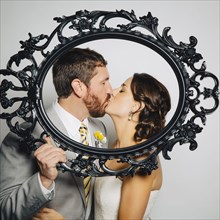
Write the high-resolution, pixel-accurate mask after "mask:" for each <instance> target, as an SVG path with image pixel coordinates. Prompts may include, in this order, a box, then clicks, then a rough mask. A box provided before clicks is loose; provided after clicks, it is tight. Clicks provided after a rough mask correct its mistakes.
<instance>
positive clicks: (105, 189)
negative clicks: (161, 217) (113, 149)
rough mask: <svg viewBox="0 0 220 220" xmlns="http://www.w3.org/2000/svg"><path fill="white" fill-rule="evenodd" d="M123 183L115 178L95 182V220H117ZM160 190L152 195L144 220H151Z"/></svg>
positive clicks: (108, 177) (99, 178)
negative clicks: (150, 216)
mask: <svg viewBox="0 0 220 220" xmlns="http://www.w3.org/2000/svg"><path fill="white" fill-rule="evenodd" d="M121 186H122V181H121V180H119V179H118V178H116V177H114V176H106V177H97V178H96V180H95V186H94V193H95V220H117V215H118V208H119V203H120V194H121ZM158 192H159V190H156V191H152V192H151V194H150V198H149V202H148V205H147V209H146V211H145V214H144V218H143V219H144V220H149V214H150V211H151V208H152V207H153V204H154V201H155V199H156V197H157V194H158Z"/></svg>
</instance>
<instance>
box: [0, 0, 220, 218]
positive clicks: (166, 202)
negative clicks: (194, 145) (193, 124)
mask: <svg viewBox="0 0 220 220" xmlns="http://www.w3.org/2000/svg"><path fill="white" fill-rule="evenodd" d="M84 9H86V10H116V9H118V10H120V9H124V10H128V11H131V10H132V9H133V10H134V12H135V14H136V15H137V17H140V16H143V15H147V13H148V11H151V13H152V15H153V16H155V17H157V18H159V31H161V30H163V28H164V27H167V26H170V27H171V30H170V34H171V35H172V36H173V38H174V40H175V41H176V42H177V43H179V42H180V41H182V42H185V43H188V42H189V37H190V36H191V35H193V36H195V37H197V39H198V45H197V46H196V49H197V52H199V53H201V54H202V55H203V58H204V60H205V61H206V64H207V70H208V71H209V72H212V73H214V74H215V75H216V76H217V77H218V78H219V1H210V2H209V1H49V0H48V1H1V44H0V47H1V49H0V50H1V60H0V62H1V64H0V68H1V69H4V68H5V67H6V64H7V61H8V60H9V58H10V56H12V55H14V54H15V53H17V52H18V50H20V44H19V41H20V40H23V41H24V40H27V39H28V38H29V37H28V33H29V32H30V33H32V35H33V36H37V35H39V34H48V35H49V34H50V33H51V31H52V30H54V28H55V27H56V26H57V23H56V22H55V21H53V18H54V17H61V16H63V15H66V16H69V15H72V14H75V12H76V11H78V10H84ZM83 46H89V47H91V48H92V49H96V50H97V51H99V52H101V53H102V54H103V55H104V56H105V58H106V59H107V60H108V63H109V64H108V67H109V71H110V74H111V83H112V85H113V87H116V86H119V85H120V84H121V82H123V81H124V80H125V79H126V78H127V77H128V76H130V75H131V74H133V72H148V73H150V74H155V75H156V76H157V74H158V73H161V70H163V71H164V69H165V70H166V74H167V73H168V72H169V71H170V70H169V67H168V66H167V65H166V64H163V60H160V58H158V56H155V60H156V61H154V62H152V56H151V58H150V59H151V62H146V60H147V55H146V54H145V52H146V50H143V47H139V46H137V45H133V44H129V46H128V45H127V42H118V41H108V42H107V43H106V42H105V41H100V42H97V43H96V42H94V44H88V45H83ZM133 46H134V47H133ZM113 48H114V50H113ZM145 49H146V48H145ZM131 51H132V52H131ZM126 54H129V56H127V55H126ZM151 55H152V54H151ZM125 56H126V61H124V57H125ZM136 56H138V58H139V59H138V60H137V59H136V60H135V59H134V58H135V57H136ZM153 56H154V54H153ZM122 57H123V61H122ZM140 57H142V58H143V57H144V59H146V60H141V59H140ZM129 59H131V60H129ZM134 60H135V61H134ZM132 61H133V63H132ZM146 63H147V64H146ZM158 63H160V65H158ZM131 64H133V65H131ZM145 65H146V66H145ZM132 68H133V69H132ZM171 78H172V77H171ZM171 78H170V75H169V73H168V75H166V77H162V78H160V80H161V81H162V82H163V83H164V84H165V85H166V86H167V87H168V89H169V90H170V91H171V97H172V103H173V106H174V107H175V104H176V99H177V97H178V92H177V89H176V88H175V82H174V81H172V80H174V79H171ZM170 79H171V80H170ZM47 80H50V79H47ZM46 90H47V87H46V88H45V91H46ZM49 91H50V90H49ZM45 94H46V95H45V97H44V98H45V103H46V105H47V104H49V103H50V102H51V99H49V96H48V95H47V94H48V92H47V91H46V92H45ZM171 113H172V112H171ZM171 115H172V114H171ZM171 115H170V116H169V117H171ZM0 123H1V124H0V125H1V136H0V141H2V139H3V138H4V136H5V135H6V134H7V132H8V128H7V126H6V125H5V122H4V121H2V120H1V121H0ZM196 140H197V141H198V145H199V146H198V149H197V150H195V151H193V152H191V151H190V150H189V149H188V145H182V146H179V145H177V146H175V147H174V150H173V152H172V153H171V154H170V156H171V158H172V159H171V161H166V160H163V159H162V165H163V172H164V182H163V187H162V190H161V193H160V196H159V198H158V200H157V201H156V205H155V206H154V208H153V210H152V215H151V218H152V220H156V219H158V220H159V219H161V220H171V219H174V220H180V219H181V220H185V219H189V220H192V219H200V220H202V219H207V220H214V219H215V220H217V219H219V218H220V216H219V109H218V110H217V111H216V112H215V113H214V114H211V115H209V116H208V119H207V125H206V126H205V127H204V129H203V131H202V133H201V134H199V135H198V137H197V139H196Z"/></svg>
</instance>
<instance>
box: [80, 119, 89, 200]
mask: <svg viewBox="0 0 220 220" xmlns="http://www.w3.org/2000/svg"><path fill="white" fill-rule="evenodd" d="M79 133H80V135H81V139H80V142H81V143H82V144H85V145H89V142H88V140H87V134H88V129H87V127H86V125H85V124H84V123H82V124H81V126H80V128H79ZM90 185H91V176H87V177H85V178H84V189H85V196H86V204H87V203H88V198H89V191H90Z"/></svg>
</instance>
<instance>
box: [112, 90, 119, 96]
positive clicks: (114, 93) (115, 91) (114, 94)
mask: <svg viewBox="0 0 220 220" xmlns="http://www.w3.org/2000/svg"><path fill="white" fill-rule="evenodd" d="M118 91H119V88H117V89H113V92H112V95H113V96H116V95H117V93H118Z"/></svg>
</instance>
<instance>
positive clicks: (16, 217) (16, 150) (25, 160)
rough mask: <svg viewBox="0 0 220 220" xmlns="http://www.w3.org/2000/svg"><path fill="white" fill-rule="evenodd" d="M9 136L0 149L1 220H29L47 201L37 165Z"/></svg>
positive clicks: (14, 138) (14, 136) (16, 139)
mask: <svg viewBox="0 0 220 220" xmlns="http://www.w3.org/2000/svg"><path fill="white" fill-rule="evenodd" d="M18 145H19V139H18V137H17V136H16V135H15V134H13V133H9V134H8V135H7V137H6V138H5V139H4V141H3V142H2V144H1V148H0V170H1V174H0V213H1V214H0V219H2V220H9V219H10V220H21V219H22V220H28V219H29V218H31V217H32V215H33V214H34V213H36V212H37V211H38V210H39V209H40V208H41V207H42V206H43V205H44V204H45V203H46V202H47V199H46V198H45V196H44V195H43V193H42V190H41V188H40V185H39V182H38V174H37V163H36V162H35V160H34V158H33V156H32V155H31V154H28V153H27V152H26V151H25V150H22V148H21V147H19V146H18Z"/></svg>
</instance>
